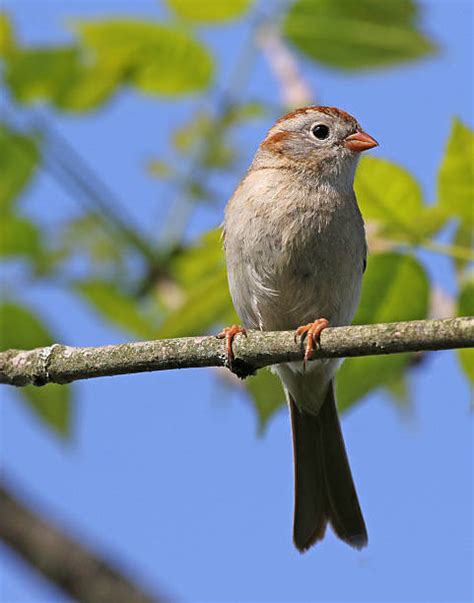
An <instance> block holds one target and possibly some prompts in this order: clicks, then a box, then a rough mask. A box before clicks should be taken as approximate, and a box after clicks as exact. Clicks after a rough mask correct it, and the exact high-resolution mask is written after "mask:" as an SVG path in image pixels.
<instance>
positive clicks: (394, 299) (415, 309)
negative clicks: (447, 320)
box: [336, 253, 430, 410]
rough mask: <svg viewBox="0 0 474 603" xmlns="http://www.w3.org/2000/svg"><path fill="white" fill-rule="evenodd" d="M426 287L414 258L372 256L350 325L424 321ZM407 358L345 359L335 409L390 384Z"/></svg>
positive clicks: (427, 293) (403, 366)
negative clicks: (358, 302) (356, 309)
mask: <svg viewBox="0 0 474 603" xmlns="http://www.w3.org/2000/svg"><path fill="white" fill-rule="evenodd" d="M429 287H430V286H429V280H428V277H427V275H426V273H425V271H424V269H423V267H422V266H421V264H420V263H419V262H418V260H416V259H415V258H414V257H412V256H410V255H402V254H397V253H381V254H377V255H373V256H371V257H370V258H369V262H368V265H367V271H366V273H365V275H364V280H363V285H362V295H361V301H360V304H359V309H358V311H357V314H356V316H355V318H354V321H353V324H371V323H377V322H398V321H403V320H417V319H423V318H426V316H427V314H428V301H429ZM410 358H411V355H410V354H396V355H389V356H368V357H361V358H350V359H347V360H346V361H345V362H344V363H343V365H342V367H341V369H340V370H339V373H338V376H337V379H336V385H337V395H338V396H337V397H338V403H339V408H340V409H341V410H345V409H347V408H348V407H349V406H351V405H352V404H354V402H356V401H357V400H358V399H360V398H362V397H363V396H365V395H367V394H368V393H369V392H371V391H373V390H374V389H376V388H378V387H381V386H384V385H387V384H389V383H390V382H393V380H394V379H395V378H396V377H397V376H398V375H400V374H401V373H402V371H403V370H404V368H405V367H406V365H407V363H408V362H409V361H410Z"/></svg>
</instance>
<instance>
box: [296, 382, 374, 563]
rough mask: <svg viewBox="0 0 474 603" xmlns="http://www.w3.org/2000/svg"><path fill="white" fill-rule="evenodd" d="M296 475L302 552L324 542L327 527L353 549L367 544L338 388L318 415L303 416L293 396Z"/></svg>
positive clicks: (298, 544) (298, 542) (298, 539)
mask: <svg viewBox="0 0 474 603" xmlns="http://www.w3.org/2000/svg"><path fill="white" fill-rule="evenodd" d="M289 405H290V413H291V424H292V430H293V451H294V467H295V469H294V471H295V514H294V524H293V540H294V543H295V545H296V547H297V548H298V549H299V550H300V551H301V552H303V551H305V550H307V549H308V548H309V547H310V546H312V545H313V544H315V543H316V542H318V540H321V539H322V538H323V536H324V533H325V531H326V526H327V524H328V522H329V523H331V525H332V527H333V529H334V532H335V533H336V534H337V536H338V537H339V538H341V540H344V542H347V544H349V545H351V546H353V547H355V548H357V549H361V548H363V547H364V546H366V545H367V530H366V527H365V523H364V518H363V516H362V511H361V509H360V505H359V501H358V498H357V493H356V490H355V486H354V482H353V480H352V474H351V469H350V466H349V460H348V458H347V453H346V448H345V446H344V440H343V437H342V432H341V426H340V423H339V417H338V414H337V408H336V401H335V398H334V388H333V384H332V383H330V385H329V388H328V392H327V394H326V398H325V400H324V403H323V405H322V406H321V409H320V411H319V413H318V414H317V415H312V414H309V413H305V412H303V411H300V410H299V409H298V407H297V405H296V404H295V402H294V400H293V399H292V397H291V395H290V396H289Z"/></svg>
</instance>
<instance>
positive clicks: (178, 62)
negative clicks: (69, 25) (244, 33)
mask: <svg viewBox="0 0 474 603" xmlns="http://www.w3.org/2000/svg"><path fill="white" fill-rule="evenodd" d="M75 27H76V30H77V31H78V33H79V34H80V36H81V38H82V40H83V42H84V44H85V45H86V46H87V47H89V48H90V49H91V50H92V51H93V52H94V54H95V58H96V60H97V62H98V63H99V64H103V63H105V64H111V63H114V64H115V65H120V67H121V69H122V71H123V72H124V73H126V78H127V82H128V83H129V84H131V85H133V86H135V87H136V88H138V89H139V90H141V91H142V92H147V93H150V94H183V93H187V92H194V91H197V90H202V89H203V88H206V87H207V86H208V85H209V83H210V81H211V77H212V72H213V64H212V57H211V55H210V53H209V52H208V51H207V50H206V48H205V47H204V46H203V45H202V44H201V43H200V42H198V41H197V40H195V39H194V38H192V37H191V35H190V34H189V33H186V32H184V31H182V30H180V29H176V28H171V27H168V26H164V25H162V24H160V23H156V22H155V23H153V22H147V21H133V20H126V21H125V20H119V19H116V20H108V21H93V22H92V21H90V22H85V21H81V22H76V23H75Z"/></svg>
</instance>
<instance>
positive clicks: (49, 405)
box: [20, 383, 71, 437]
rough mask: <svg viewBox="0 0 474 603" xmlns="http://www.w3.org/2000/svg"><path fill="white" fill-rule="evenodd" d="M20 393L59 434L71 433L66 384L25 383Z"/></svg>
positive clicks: (69, 396)
mask: <svg viewBox="0 0 474 603" xmlns="http://www.w3.org/2000/svg"><path fill="white" fill-rule="evenodd" d="M20 393H21V395H22V396H23V397H24V398H25V399H26V400H27V401H28V403H29V404H30V405H31V406H32V408H34V410H35V412H36V413H37V414H38V415H39V417H40V418H41V419H42V420H43V421H44V422H45V423H46V424H47V425H49V426H50V427H53V428H54V429H55V430H56V432H57V433H59V435H61V436H64V437H69V436H70V435H71V405H70V402H71V389H70V387H69V386H68V385H58V384H57V383H48V385H43V386H42V387H36V386H34V385H27V386H26V387H23V388H21V391H20Z"/></svg>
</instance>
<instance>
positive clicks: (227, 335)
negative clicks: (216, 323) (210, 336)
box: [216, 325, 247, 370]
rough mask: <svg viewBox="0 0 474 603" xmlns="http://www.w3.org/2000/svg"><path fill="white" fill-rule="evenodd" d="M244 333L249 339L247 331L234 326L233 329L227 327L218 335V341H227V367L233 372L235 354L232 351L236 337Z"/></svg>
mask: <svg viewBox="0 0 474 603" xmlns="http://www.w3.org/2000/svg"><path fill="white" fill-rule="evenodd" d="M239 333H242V335H245V337H247V330H246V329H244V327H241V326H240V325H232V326H231V327H225V328H224V329H222V331H221V332H220V333H218V334H217V335H216V337H217V339H225V352H226V356H227V365H228V367H229V368H230V370H232V364H233V361H234V352H233V350H232V342H233V341H234V337H235V336H236V335H238V334H239Z"/></svg>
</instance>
